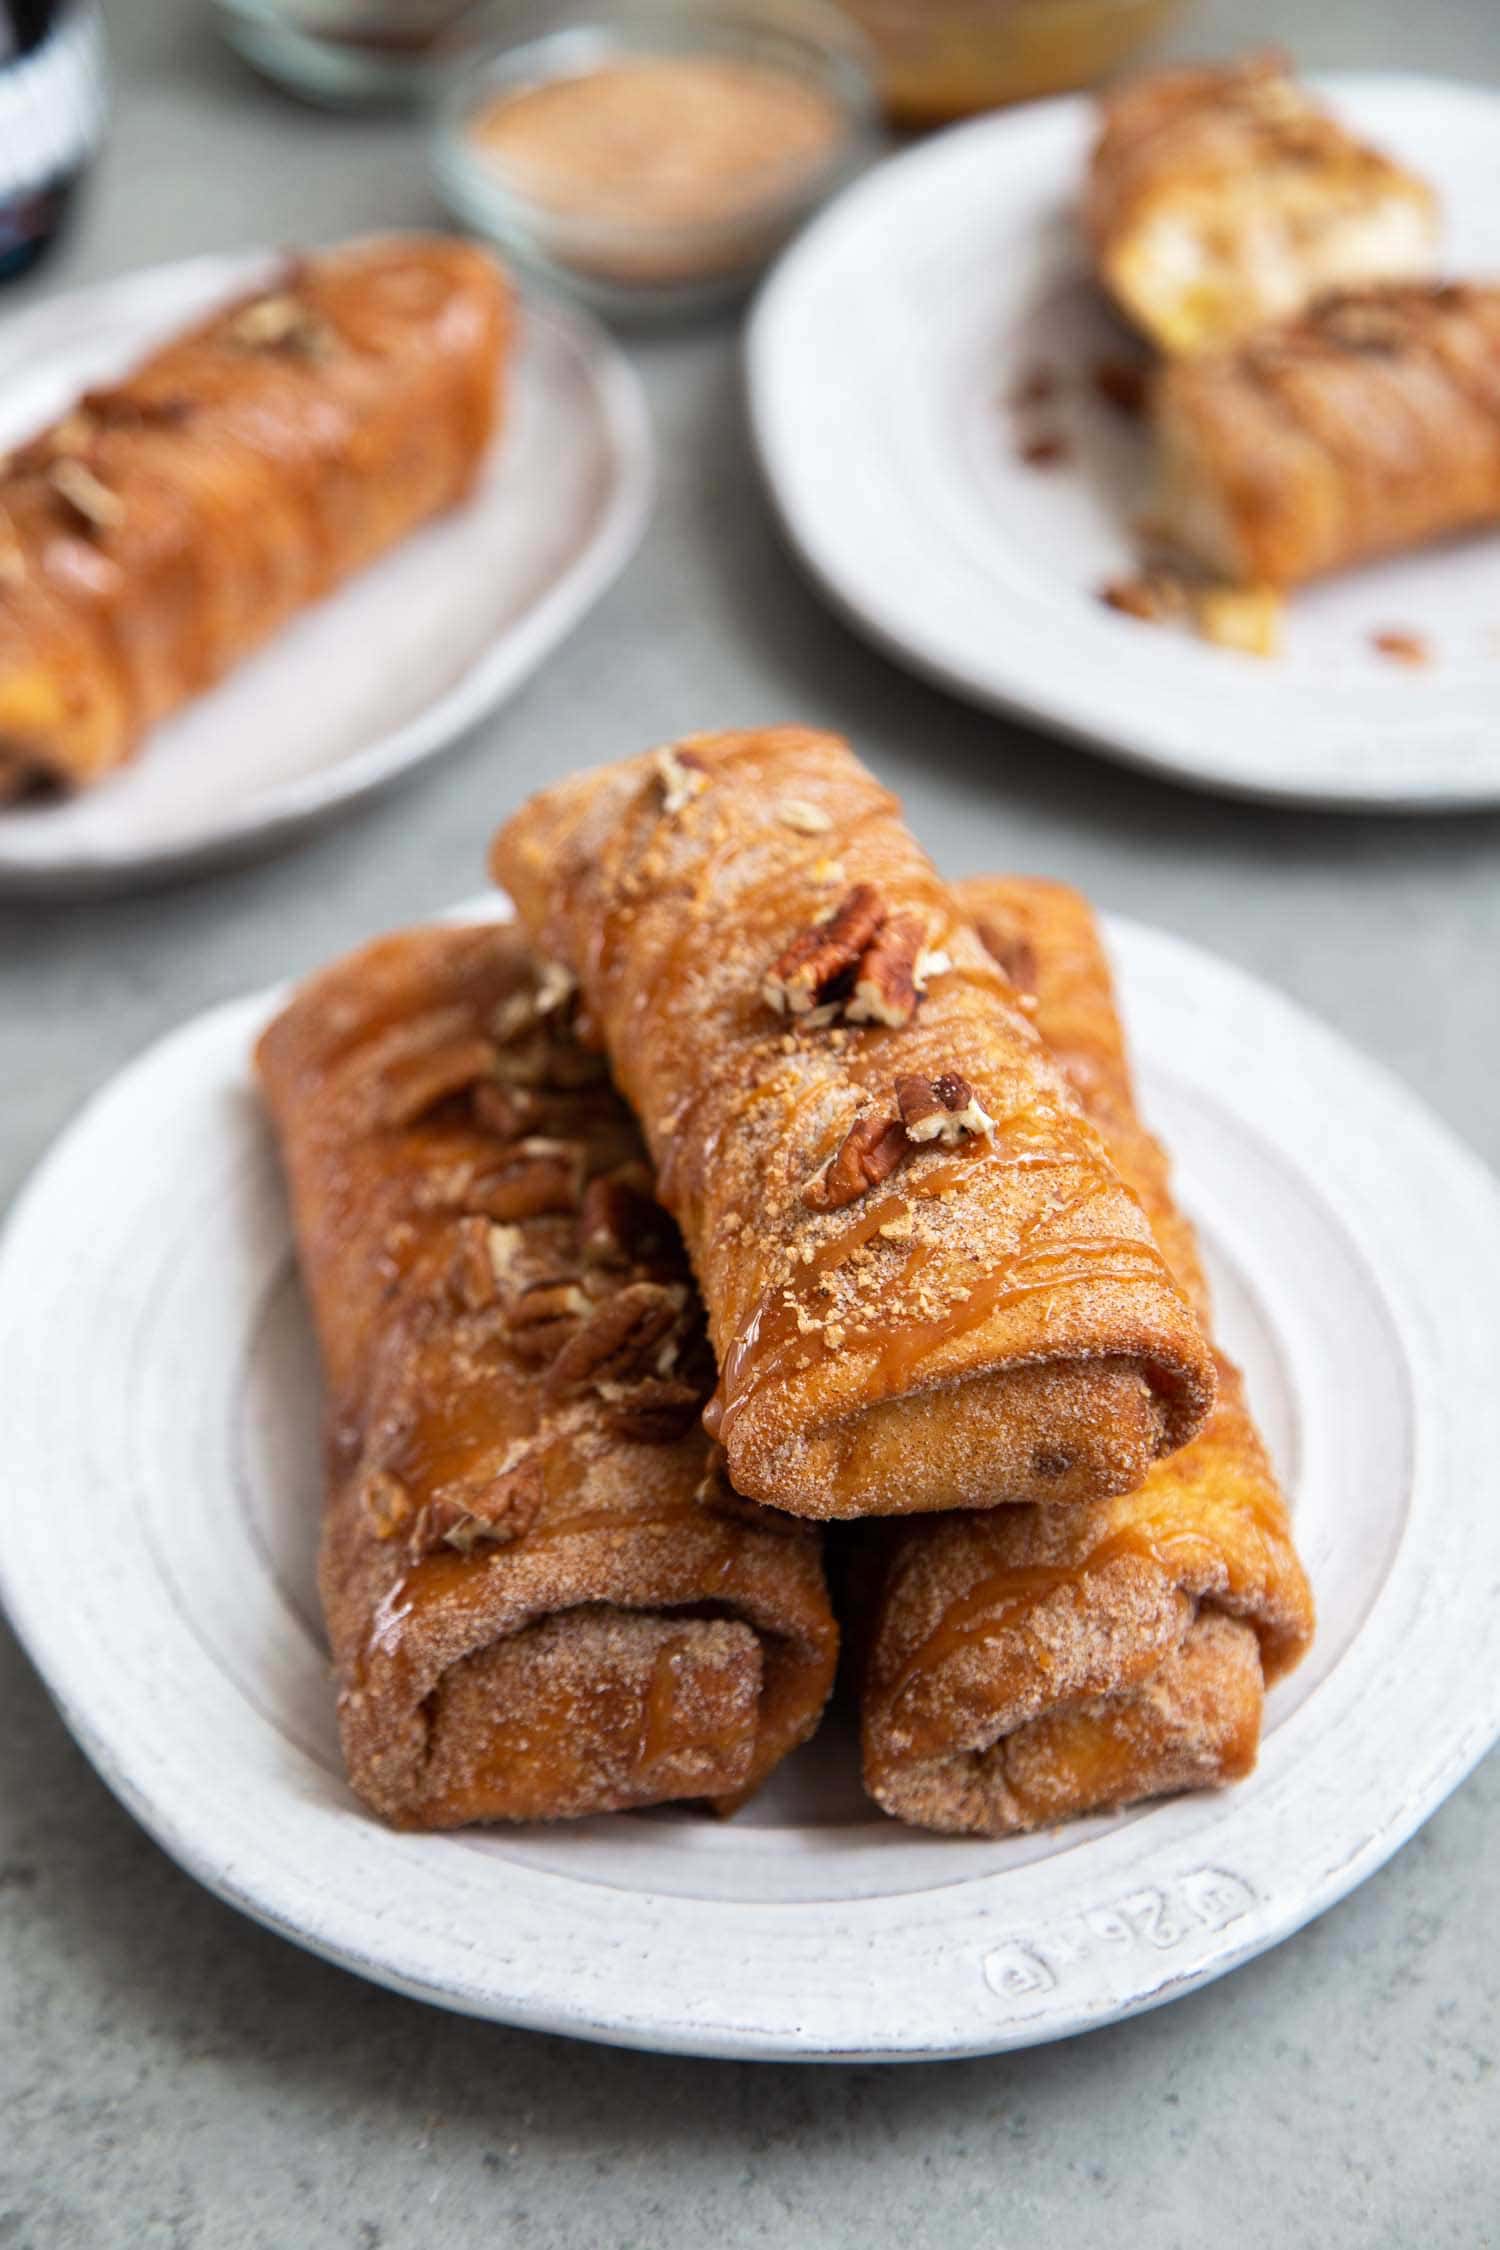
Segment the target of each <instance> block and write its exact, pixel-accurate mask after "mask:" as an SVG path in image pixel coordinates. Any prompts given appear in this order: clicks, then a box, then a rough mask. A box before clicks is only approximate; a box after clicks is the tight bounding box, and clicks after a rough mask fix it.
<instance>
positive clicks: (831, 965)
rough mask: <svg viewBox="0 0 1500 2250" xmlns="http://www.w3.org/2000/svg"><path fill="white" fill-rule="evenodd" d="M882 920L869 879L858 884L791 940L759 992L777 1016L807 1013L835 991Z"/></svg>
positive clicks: (882, 911) (877, 897) (881, 904)
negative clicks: (820, 917)
mask: <svg viewBox="0 0 1500 2250" xmlns="http://www.w3.org/2000/svg"><path fill="white" fill-rule="evenodd" d="M884 920H885V905H884V902H883V901H882V899H881V896H880V893H879V892H878V891H877V890H876V889H875V887H874V885H873V884H871V883H856V884H855V886H854V888H853V890H852V891H850V893H849V895H848V897H847V898H845V899H843V900H842V901H841V902H840V904H839V905H838V906H836V907H835V908H834V910H833V912H832V913H831V914H830V915H828V916H827V917H826V919H825V920H823V921H821V922H817V923H815V924H814V925H813V927H812V928H811V929H810V930H804V931H803V933H802V935H801V936H800V937H798V938H794V939H793V940H792V942H791V944H790V945H789V946H788V947H787V949H786V951H785V952H784V953H783V954H782V955H781V956H780V958H779V959H778V960H776V961H775V962H774V963H773V964H772V967H771V970H770V972H769V974H768V975H767V977H766V980H765V983H764V985H763V987H762V990H763V991H764V993H765V997H766V1000H767V1001H768V1003H769V1004H770V1006H771V1007H773V1008H774V1009H775V1010H776V1013H777V1014H778V1015H791V1016H805V1015H810V1014H811V1013H812V1011H813V1009H814V1008H816V1007H817V1005H818V1003H819V1001H824V1000H828V999H830V998H833V997H835V996H836V995H837V987H838V985H839V983H840V980H841V979H843V978H844V977H845V976H847V974H848V972H849V971H850V970H857V969H858V966H859V962H860V957H861V956H862V954H863V953H864V951H865V948H866V947H867V946H868V945H869V944H870V943H871V941H872V940H873V938H874V937H875V934H876V932H877V931H878V930H879V928H880V925H881V923H882V922H883V921H884Z"/></svg>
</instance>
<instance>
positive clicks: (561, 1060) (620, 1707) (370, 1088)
mask: <svg viewBox="0 0 1500 2250" xmlns="http://www.w3.org/2000/svg"><path fill="white" fill-rule="evenodd" d="M569 1013H570V1002H569V996H568V993H567V989H566V987H565V986H563V985H561V984H560V983H559V982H558V981H557V980H555V979H551V978H548V977H546V976H544V975H540V974H539V973H538V970H537V967H536V964H535V962H534V960H533V957H532V956H531V954H530V952H529V949H528V948H527V946H526V944H525V942H524V940H523V939H522V938H521V936H520V934H519V933H518V932H517V931H515V930H514V929H513V928H506V927H501V928H496V927H493V926H491V927H484V928H478V929H473V928H439V929H429V930H413V931H408V932H406V933H403V934H401V935H398V936H395V937H391V938H386V939H382V940H380V941H378V942H377V943H376V944H374V945H371V946H368V947H366V948H364V949H363V950H362V951H361V952H359V953H356V954H354V955H352V956H351V957H350V958H349V959H347V960H345V961H342V962H340V963H338V964H336V965H335V966H334V967H333V968H331V969H329V970H326V971H325V972H324V973H323V974H322V975H321V976H319V977H317V978H314V979H313V980H312V982H311V983H309V984H308V985H307V986H305V987H304V988H303V989H302V991H301V992H300V993H299V995H298V996H297V998H296V999H295V1000H294V1001H293V1002H292V1004H291V1006H290V1007H289V1008H288V1009H287V1010H286V1011H285V1013H284V1014H282V1015H281V1016H280V1017H279V1018H278V1019H277V1020H276V1022H275V1023H274V1024H273V1025H272V1026H271V1027H270V1029H269V1030H268V1031H267V1033H266V1034H265V1036H264V1038H263V1039H262V1041H261V1044H260V1048H259V1051H258V1058H257V1059H258V1066H259V1071H260V1076H261V1082H262V1085H263V1087H264V1089H265V1094H266V1098H267V1101H268V1104H269V1106H270V1109H271V1113H272V1116H273V1118H274V1120H275V1123H276V1126H277V1129H278V1132H279V1135H280V1139H281V1145H282V1152H283V1156H284V1159H285V1163H286V1168H287V1173H288V1177H289V1179H290V1182H291V1187H292V1196H293V1205H294V1215H295V1221H296V1231H297V1239H298V1247H299V1253H300V1258H301V1263H302V1271H303V1275H304V1280H305V1283H306V1286H307V1289H308V1293H309V1296H310V1298H311V1301H312V1307H313V1312H314V1318H315V1321H316V1325H317V1329H318V1335H319V1340H320V1345H321V1350H322V1357H323V1363H324V1372H325V1379H326V1384H327V1420H328V1433H329V1436H328V1449H329V1497H328V1506H327V1512H326V1517H325V1525H324V1537H323V1549H322V1559H321V1569H320V1582H321V1589H322V1596H323V1604H324V1610H325V1614H326V1616H327V1620H328V1629H329V1637H330V1640H331V1642H332V1644H333V1651H334V1657H335V1661H336V1664H337V1668H338V1674H339V1680H340V1702H339V1718H340V1727H341V1732H342V1735H343V1741H344V1749H345V1755H346V1757H347V1760H348V1765H349V1771H350V1775H351V1778H352V1780H353V1782H354V1784H355V1787H356V1788H357V1789H358V1790H359V1792H360V1794H361V1795H362V1796H363V1797H364V1798H365V1800H366V1802H367V1803H369V1804H370V1805H371V1806H373V1807H374V1809H375V1810H377V1811H379V1812H381V1813H383V1814H384V1815H385V1816H386V1817H387V1818H389V1819H391V1820H394V1821H396V1822H398V1823H400V1824H403V1825H407V1826H419V1827H447V1826H455V1825H458V1824H460V1823H464V1822H469V1821H474V1820H495V1819H535V1818H558V1817H564V1816H571V1815H576V1814H580V1813H585V1812H596V1811H603V1810H608V1809H612V1808H617V1807H621V1806H628V1805H643V1804H653V1803H658V1802H661V1801H663V1800H665V1799H669V1798H674V1797H689V1798H700V1797H709V1798H712V1799H714V1800H716V1801H718V1802H719V1803H721V1804H722V1805H724V1806H725V1807H726V1808H727V1807H728V1806H730V1805H732V1804H733V1803H734V1802H737V1801H738V1800H739V1799H740V1798H741V1797H743V1796H744V1795H745V1794H747V1793H748V1791H749V1790H751V1789H752V1788H754V1787H755V1786H756V1785H757V1784H758V1783H759V1782H760V1781H761V1780H763V1779H764V1777H765V1775H766V1774H767V1773H768V1772H769V1771H770V1770H771V1768H772V1767H773V1766H774V1765H775V1764H776V1763H777V1762H778V1760H779V1759H780V1758H781V1757H783V1756H784V1755H785V1754H786V1752H787V1751H788V1750H789V1749H791V1748H792V1747H793V1746H794V1744H796V1743H797V1742H799V1741H801V1740H803V1739H804V1738H805V1737H806V1736H807V1735H808V1734H809V1733H811V1731H812V1729H813V1727H814V1726H815V1724H816V1722H817V1719H818V1717H819V1715H820V1713H821V1710H822V1706H823V1702H824V1700H825V1698H826V1695H827V1693H828V1688H829V1685H830V1681H831V1677H832V1670H833V1663H834V1654H835V1642H836V1635H835V1629H834V1625H833V1619H832V1615H831V1613H830V1610H829V1607H828V1599H827V1594H826V1591H825V1588H824V1584H823V1577H822V1567H821V1562H820V1557H819V1551H818V1540H817V1537H816V1535H815V1534H814V1533H812V1532H811V1531H810V1530H809V1529H807V1528H806V1527H804V1526H801V1525H797V1524H793V1523H790V1522H788V1521H787V1520H786V1519H785V1518H783V1517H779V1516H772V1515H769V1514H767V1513H765V1512H763V1511H761V1510H758V1509H755V1508H753V1507H751V1506H750V1505H749V1504H748V1503H746V1502H745V1501H743V1500H741V1499H740V1498H739V1497H738V1496H737V1495H736V1494H735V1493H734V1492H733V1491H732V1490H731V1489H730V1487H729V1486H728V1484H727V1482H726V1481H725V1479H724V1477H723V1475H722V1472H721V1471H720V1469H719V1468H718V1467H717V1465H716V1462H715V1457H714V1453H713V1449H712V1448H711V1447H710V1445H709V1443H708V1440H707V1439H706V1437H705V1436H704V1433H703V1430H702V1427H701V1423H700V1420H699V1413H700V1409H701V1404H702V1400H703V1398H704V1396H705V1395H706V1392H707V1390H708V1388H709V1386H710V1384H711V1382H712V1363H711V1361H710V1359H709V1358H708V1354H707V1350H706V1345H705V1342H704V1339H703V1334H702V1324H701V1312H700V1311H699V1309H698V1307H697V1303H696V1298H695V1296H694V1294H693V1290H692V1285H691V1277H690V1275H689V1273H688V1270H687V1266H686V1262H685V1260H684V1258H683V1256H682V1251H681V1245H680V1242H678V1240H677V1238H676V1234H675V1230H674V1229H673V1228H672V1225H671V1222H670V1221H669V1220H668V1219H667V1218H666V1215H665V1213H663V1212H662V1211H661V1210H660V1209H659V1207H657V1206H656V1205H655V1204H654V1203H652V1202H651V1201H650V1199H649V1196H648V1195H647V1193H646V1189H647V1188H648V1187H649V1173H647V1172H645V1171H644V1169H643V1164H642V1158H643V1151H642V1149H641V1146H640V1142H639V1138H638V1136H637V1134H636V1131H635V1128H634V1126H633V1124H632V1122H631V1120H630V1118H629V1116H628V1114H627V1112H626V1111H625V1109H624V1107H623V1105H622V1104H621V1103H620V1102H619V1100H618V1099H617V1097H616V1096H615V1095H614V1094H613V1092H612V1091H611V1089H610V1088H609V1086H608V1084H607V1082H606V1081H605V1079H604V1077H603V1073H602V1066H601V1064H600V1063H599V1061H598V1058H597V1057H592V1056H589V1055H587V1054H586V1053H585V1052H584V1051H583V1050H582V1049H581V1048H580V1047H579V1046H578V1044H577V1042H576V1040H575V1038H574V1037H573V1034H572V1031H571V1029H570V1028H569V1024H568V1017H569Z"/></svg>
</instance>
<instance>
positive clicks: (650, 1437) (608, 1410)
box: [598, 1375, 704, 1445]
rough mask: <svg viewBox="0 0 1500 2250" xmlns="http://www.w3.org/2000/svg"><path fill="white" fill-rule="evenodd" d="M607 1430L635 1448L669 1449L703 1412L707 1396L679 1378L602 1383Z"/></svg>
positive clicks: (601, 1393)
mask: <svg viewBox="0 0 1500 2250" xmlns="http://www.w3.org/2000/svg"><path fill="white" fill-rule="evenodd" d="M598 1390H599V1396H600V1398H601V1399H602V1400H603V1401H604V1426H605V1428H606V1429H607V1430H608V1431H609V1433H610V1435H611V1437H618V1438H624V1439H626V1440H627V1441H628V1442H629V1443H630V1444H632V1445H670V1444H671V1443H672V1441H673V1439H674V1438H680V1437H685V1436H686V1434H687V1432H688V1431H689V1430H690V1429H691V1428H692V1426H693V1424H694V1423H695V1422H696V1421H697V1419H698V1416H699V1415H700V1414H701V1412H702V1411H703V1400H704V1392H703V1391H702V1389H701V1388H700V1387H699V1386H698V1385H697V1384H696V1383H688V1382H684V1381H682V1380H681V1378H680V1377H673V1376H667V1377H663V1376H653V1375H648V1376H646V1377H644V1378H643V1379H642V1380H641V1381H640V1382H638V1383H610V1382H604V1383H600V1384H599V1386H598Z"/></svg>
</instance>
